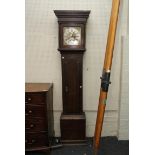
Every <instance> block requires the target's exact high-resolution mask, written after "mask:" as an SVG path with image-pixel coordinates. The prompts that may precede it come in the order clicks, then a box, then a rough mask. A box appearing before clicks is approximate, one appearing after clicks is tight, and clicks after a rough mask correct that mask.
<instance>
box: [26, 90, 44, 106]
mask: <svg viewBox="0 0 155 155" xmlns="http://www.w3.org/2000/svg"><path fill="white" fill-rule="evenodd" d="M25 103H26V104H45V103H46V93H45V92H41V93H26V94H25Z"/></svg>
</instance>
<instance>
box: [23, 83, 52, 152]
mask: <svg viewBox="0 0 155 155" xmlns="http://www.w3.org/2000/svg"><path fill="white" fill-rule="evenodd" d="M52 92H53V84H50V83H26V84H25V148H26V151H39V150H46V149H50V146H51V144H50V141H51V140H52V137H53V136H54V125H53V103H52V101H53V93H52Z"/></svg>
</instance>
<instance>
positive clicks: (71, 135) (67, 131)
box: [60, 115, 86, 140]
mask: <svg viewBox="0 0 155 155" xmlns="http://www.w3.org/2000/svg"><path fill="white" fill-rule="evenodd" d="M60 125H61V137H62V140H85V132H86V129H85V125H86V119H85V115H62V116H61V124H60Z"/></svg>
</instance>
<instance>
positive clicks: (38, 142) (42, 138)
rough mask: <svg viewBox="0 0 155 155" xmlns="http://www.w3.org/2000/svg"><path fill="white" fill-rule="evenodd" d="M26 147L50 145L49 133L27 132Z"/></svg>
mask: <svg viewBox="0 0 155 155" xmlns="http://www.w3.org/2000/svg"><path fill="white" fill-rule="evenodd" d="M25 145H26V146H25V147H26V148H33V147H43V146H47V145H48V134H47V132H45V133H26V136H25Z"/></svg>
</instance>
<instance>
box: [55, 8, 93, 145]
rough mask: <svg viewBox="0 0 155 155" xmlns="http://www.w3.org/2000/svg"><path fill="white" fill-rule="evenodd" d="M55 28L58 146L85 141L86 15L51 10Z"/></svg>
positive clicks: (70, 11) (85, 12)
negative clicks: (60, 102) (59, 92)
mask: <svg viewBox="0 0 155 155" xmlns="http://www.w3.org/2000/svg"><path fill="white" fill-rule="evenodd" d="M54 13H55V15H56V16H57V18H58V24H59V48H58V51H60V53H61V64H62V96H63V112H62V114H61V117H60V128H61V141H62V143H68V144H69V143H84V142H85V141H86V117H85V113H84V112H83V83H82V75H83V74H82V72H83V69H82V68H83V54H84V52H85V51H86V48H85V40H86V22H87V18H88V17H89V13H90V11H83V10H82V11H80V10H78V11H72V10H54Z"/></svg>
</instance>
